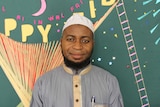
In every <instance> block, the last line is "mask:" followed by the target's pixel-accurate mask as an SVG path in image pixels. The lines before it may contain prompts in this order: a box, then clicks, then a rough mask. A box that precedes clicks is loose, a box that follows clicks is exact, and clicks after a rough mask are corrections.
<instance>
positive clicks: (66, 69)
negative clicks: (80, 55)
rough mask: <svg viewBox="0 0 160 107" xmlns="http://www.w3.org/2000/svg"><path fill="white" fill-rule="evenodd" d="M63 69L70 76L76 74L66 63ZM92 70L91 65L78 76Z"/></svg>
mask: <svg viewBox="0 0 160 107" xmlns="http://www.w3.org/2000/svg"><path fill="white" fill-rule="evenodd" d="M63 68H64V70H65V71H66V72H67V73H69V74H72V75H73V74H74V72H73V70H72V69H71V68H69V67H67V66H66V65H65V64H64V63H63ZM90 70H91V64H89V65H88V66H87V67H85V68H84V69H82V71H80V73H79V74H78V75H84V74H86V73H88V72H89V71H90Z"/></svg>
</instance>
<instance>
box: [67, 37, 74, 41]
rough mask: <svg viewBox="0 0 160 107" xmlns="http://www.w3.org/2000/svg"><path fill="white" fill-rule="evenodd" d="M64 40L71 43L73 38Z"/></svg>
mask: <svg viewBox="0 0 160 107" xmlns="http://www.w3.org/2000/svg"><path fill="white" fill-rule="evenodd" d="M66 40H67V41H69V42H73V41H74V38H67V39H66Z"/></svg>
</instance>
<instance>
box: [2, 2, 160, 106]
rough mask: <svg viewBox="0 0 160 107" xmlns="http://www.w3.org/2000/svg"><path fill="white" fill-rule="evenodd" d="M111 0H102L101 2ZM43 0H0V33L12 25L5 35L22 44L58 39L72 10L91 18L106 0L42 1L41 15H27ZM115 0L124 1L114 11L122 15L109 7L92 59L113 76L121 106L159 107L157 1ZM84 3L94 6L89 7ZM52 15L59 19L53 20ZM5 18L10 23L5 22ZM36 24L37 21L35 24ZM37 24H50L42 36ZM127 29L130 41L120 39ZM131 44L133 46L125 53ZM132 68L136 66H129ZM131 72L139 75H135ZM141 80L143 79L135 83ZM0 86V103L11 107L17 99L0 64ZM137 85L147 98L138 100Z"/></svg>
mask: <svg viewBox="0 0 160 107" xmlns="http://www.w3.org/2000/svg"><path fill="white" fill-rule="evenodd" d="M113 1H114V0H108V3H106V4H109V3H111V2H113ZM44 2H45V0H41V1H40V0H39V1H33V0H26V1H22V0H14V1H10V0H1V1H0V9H1V10H0V32H1V33H5V34H8V32H7V31H9V28H10V27H11V26H12V27H13V28H14V29H12V30H11V31H10V32H9V33H10V35H9V37H10V38H12V39H13V40H15V41H19V42H24V43H41V42H46V41H44V39H46V40H47V42H48V41H53V40H59V38H60V37H61V28H62V27H63V24H64V22H65V21H66V19H67V18H68V17H69V16H71V15H72V14H73V13H75V12H81V13H83V14H84V15H85V16H87V17H88V18H90V19H91V20H92V21H93V22H96V21H97V20H99V19H100V18H101V17H102V16H103V15H104V13H105V12H106V11H107V10H108V9H109V8H110V7H111V6H106V5H103V4H104V3H105V2H106V0H99V1H97V0H90V1H87V0H70V1H64V0H46V9H45V11H44V12H42V11H41V12H42V14H39V15H38V16H33V15H32V14H33V13H36V12H37V11H38V10H39V8H40V7H41V4H42V3H43V4H44ZM119 2H120V3H124V4H122V5H121V6H120V7H117V9H118V11H120V12H125V14H124V15H126V16H122V17H121V16H120V13H117V11H116V8H114V10H113V11H112V12H111V13H110V15H109V16H108V17H107V18H106V19H105V20H104V22H103V23H102V24H101V26H100V27H99V28H98V29H97V30H96V32H95V49H94V52H93V56H92V63H93V64H95V65H98V66H100V67H102V68H104V69H106V70H108V71H109V72H111V73H112V74H113V75H115V76H116V77H117V78H118V80H119V84H120V88H121V91H122V95H123V98H124V104H125V107H141V106H142V105H145V104H147V103H148V104H149V105H150V106H151V107H160V100H159V99H160V91H159V90H160V85H159V83H160V72H159V69H160V66H159V65H160V57H159V54H160V48H159V46H160V43H159V39H160V26H159V20H160V15H159V12H160V9H159V7H160V3H159V2H160V1H159V0H141V1H139V0H137V1H136V0H124V1H123V0H120V1H119ZM90 3H94V4H93V5H91V4H90ZM123 6H124V7H123ZM71 9H73V11H72V10H71ZM92 9H93V10H92ZM94 9H96V11H94ZM94 14H95V17H94ZM53 16H54V20H48V18H49V17H50V18H51V17H53ZM56 16H57V17H59V18H57V19H56ZM119 18H120V19H122V20H125V19H126V20H127V21H128V22H129V23H127V24H128V25H125V27H130V29H127V30H124V29H122V28H121V27H122V26H121V25H122V24H121V23H120V22H122V21H120V19H119ZM9 20H10V21H12V22H13V23H9V22H5V21H9ZM38 22H39V23H40V22H42V23H41V24H38ZM26 25H29V27H28V28H27V29H29V30H28V31H29V32H30V33H32V34H31V35H27V36H26V34H27V33H26V32H25V31H26V30H23V29H22V26H23V27H26ZM37 26H41V27H43V28H44V29H45V28H47V26H51V28H50V29H49V31H48V34H47V36H48V38H47V37H43V36H42V35H43V34H41V33H40V29H38V27H37ZM129 31H130V32H131V35H130V36H129V37H130V38H132V43H131V44H130V43H127V41H128V40H130V38H129V39H128V38H124V35H125V34H128V33H129ZM25 37H27V38H26V41H24V40H23V39H24V38H25ZM131 46H133V47H134V48H132V49H131V50H129V51H128V49H129V47H131ZM129 52H131V53H129ZM132 53H135V55H136V56H133V59H132V56H131V54H132ZM135 59H137V60H138V62H139V63H138V65H137V63H134V64H133V66H132V63H131V62H132V61H133V60H135ZM136 66H138V68H137V69H135V70H133V69H134V67H136ZM134 71H135V72H136V73H141V74H140V75H138V74H137V75H138V76H135V74H136V73H135V72H134ZM142 78H143V81H141V82H138V83H137V81H138V80H140V79H142ZM136 79H138V80H136ZM0 84H1V87H0V106H1V107H16V106H17V105H18V104H19V103H20V100H19V97H18V96H17V94H16V93H15V91H14V89H13V88H12V86H11V84H10V82H9V81H8V79H7V77H6V76H5V74H4V72H3V70H2V68H1V69H0ZM137 86H138V87H137ZM144 87H145V88H144ZM143 88H144V91H145V92H146V93H144V92H142V94H143V95H144V96H145V95H147V97H146V98H143V99H140V98H141V97H142V96H140V95H139V92H138V90H139V89H143ZM141 101H142V103H141ZM146 107H149V106H146Z"/></svg>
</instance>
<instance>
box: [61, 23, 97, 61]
mask: <svg viewBox="0 0 160 107" xmlns="http://www.w3.org/2000/svg"><path fill="white" fill-rule="evenodd" d="M93 44H94V42H93V33H92V32H91V30H90V29H89V28H87V27H85V26H83V25H71V26H69V27H67V28H66V29H65V30H64V32H63V35H62V39H61V47H62V52H63V55H64V57H65V58H67V59H68V60H70V61H72V62H74V63H81V62H83V61H84V60H86V59H87V58H89V57H90V56H91V54H92V49H93Z"/></svg>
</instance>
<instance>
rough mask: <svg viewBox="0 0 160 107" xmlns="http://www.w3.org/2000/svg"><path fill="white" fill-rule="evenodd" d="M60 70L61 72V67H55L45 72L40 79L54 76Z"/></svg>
mask: <svg viewBox="0 0 160 107" xmlns="http://www.w3.org/2000/svg"><path fill="white" fill-rule="evenodd" d="M62 70H63V67H62V66H61V65H60V66H58V67H56V68H53V69H51V70H49V71H47V72H45V73H44V74H43V75H42V76H41V78H48V77H50V76H53V75H54V74H56V73H59V72H60V71H62Z"/></svg>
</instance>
